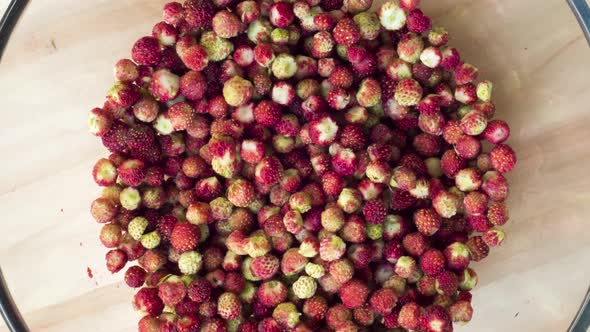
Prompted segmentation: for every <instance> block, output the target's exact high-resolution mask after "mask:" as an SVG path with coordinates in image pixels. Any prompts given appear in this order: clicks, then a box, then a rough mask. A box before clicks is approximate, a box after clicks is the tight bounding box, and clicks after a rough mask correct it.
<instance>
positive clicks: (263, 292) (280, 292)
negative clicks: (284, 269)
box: [257, 280, 287, 307]
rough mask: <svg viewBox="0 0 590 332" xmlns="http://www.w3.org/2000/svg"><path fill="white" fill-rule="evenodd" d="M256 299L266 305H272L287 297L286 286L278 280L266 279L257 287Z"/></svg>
mask: <svg viewBox="0 0 590 332" xmlns="http://www.w3.org/2000/svg"><path fill="white" fill-rule="evenodd" d="M257 294H258V300H259V301H260V303H261V304H263V305H265V306H267V307H274V306H276V305H278V304H279V303H281V302H283V301H284V300H285V299H287V287H286V286H285V285H284V284H283V283H282V282H280V281H277V280H271V281H266V282H264V283H262V284H261V285H260V287H259V288H258V292H257Z"/></svg>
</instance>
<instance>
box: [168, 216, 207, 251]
mask: <svg viewBox="0 0 590 332" xmlns="http://www.w3.org/2000/svg"><path fill="white" fill-rule="evenodd" d="M200 238H201V232H200V229H199V227H198V226H196V225H193V224H190V223H187V222H184V223H177V224H176V226H174V229H173V230H172V233H171V234H170V243H171V244H172V246H173V247H174V249H175V250H177V251H178V252H180V253H183V252H186V251H189V250H192V249H194V248H196V246H197V244H198V243H199V240H200Z"/></svg>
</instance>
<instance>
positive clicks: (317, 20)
mask: <svg viewBox="0 0 590 332" xmlns="http://www.w3.org/2000/svg"><path fill="white" fill-rule="evenodd" d="M313 24H315V26H316V28H317V29H318V30H319V31H331V30H332V29H334V27H335V26H336V22H335V21H334V18H333V17H332V15H330V14H329V13H319V14H317V15H315V16H314V17H313Z"/></svg>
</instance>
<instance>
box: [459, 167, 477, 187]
mask: <svg viewBox="0 0 590 332" xmlns="http://www.w3.org/2000/svg"><path fill="white" fill-rule="evenodd" d="M455 185H456V186H457V188H459V190H461V191H474V190H478V189H479V188H480V187H481V185H482V178H481V174H480V173H479V171H478V170H477V169H475V168H464V169H462V170H460V171H459V172H457V174H456V175H455Z"/></svg>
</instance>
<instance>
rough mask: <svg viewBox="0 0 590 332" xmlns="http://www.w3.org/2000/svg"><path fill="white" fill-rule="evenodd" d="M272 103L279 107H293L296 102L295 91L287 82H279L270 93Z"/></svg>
mask: <svg viewBox="0 0 590 332" xmlns="http://www.w3.org/2000/svg"><path fill="white" fill-rule="evenodd" d="M270 95H271V98H272V101H274V102H275V103H277V104H279V105H291V104H292V103H293V101H295V89H294V88H293V86H292V85H291V84H289V83H287V82H277V83H275V84H274V86H273V87H272V91H271V93H270Z"/></svg>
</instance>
